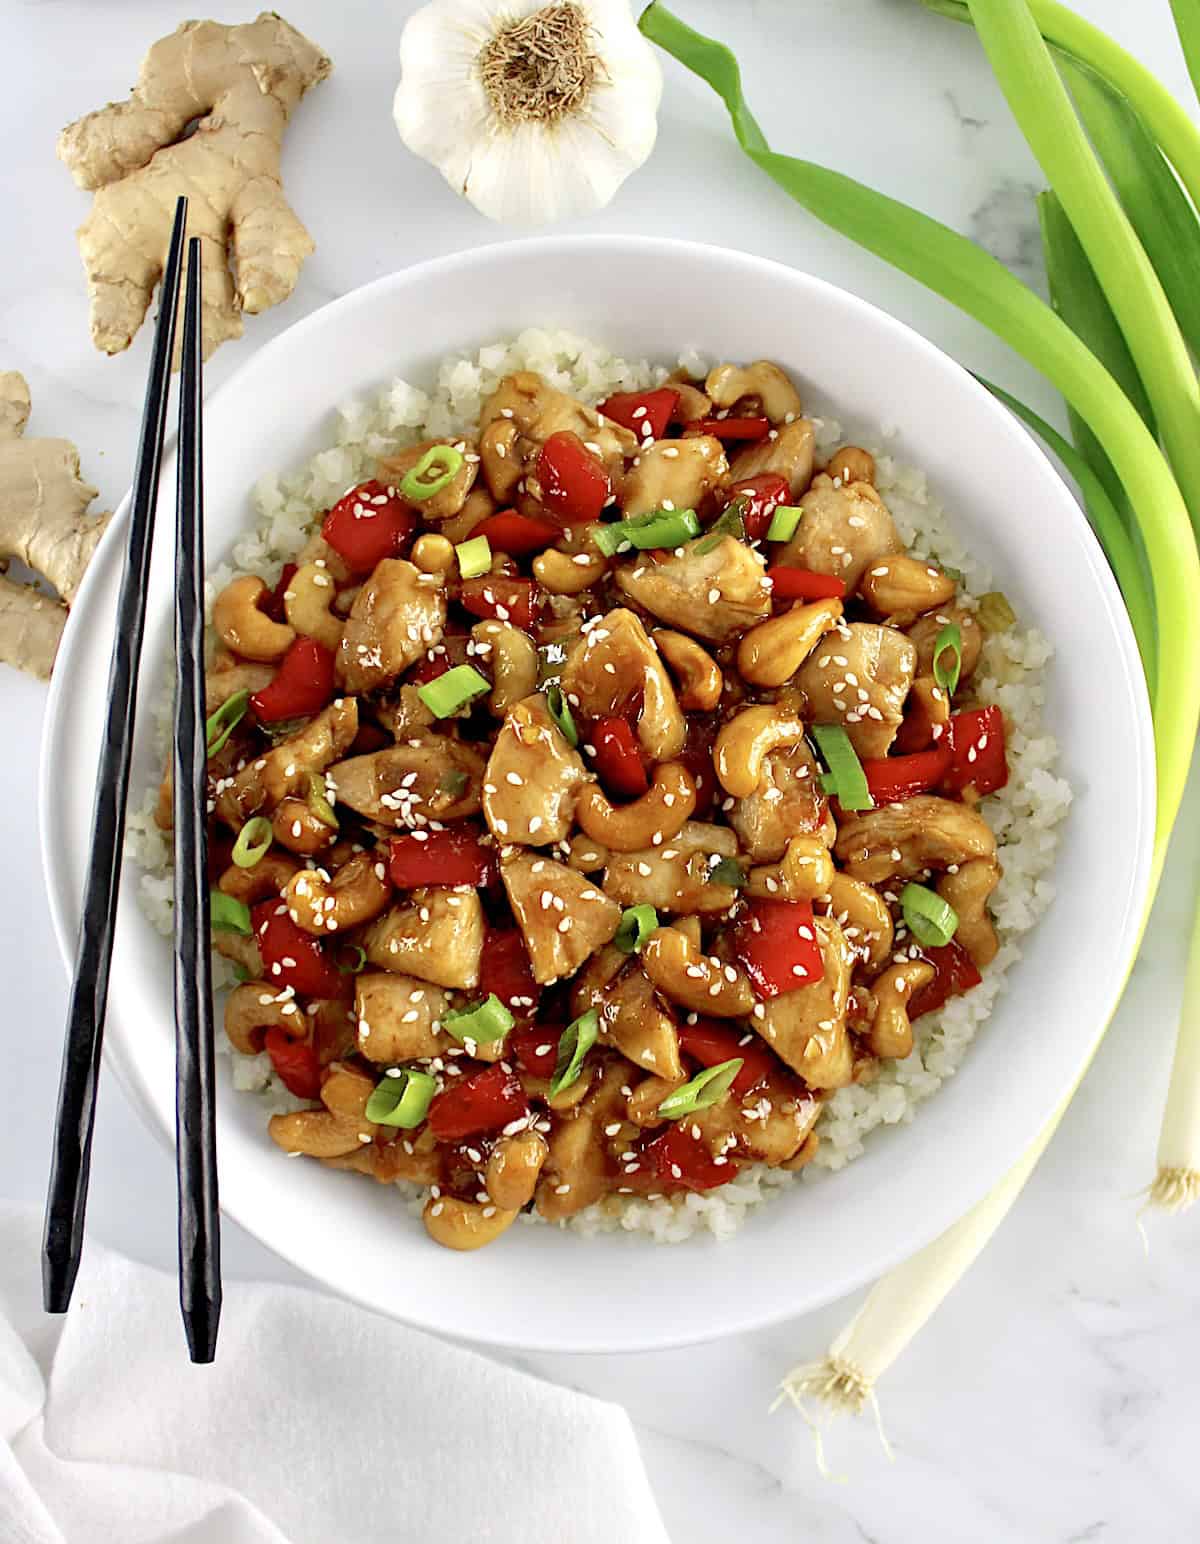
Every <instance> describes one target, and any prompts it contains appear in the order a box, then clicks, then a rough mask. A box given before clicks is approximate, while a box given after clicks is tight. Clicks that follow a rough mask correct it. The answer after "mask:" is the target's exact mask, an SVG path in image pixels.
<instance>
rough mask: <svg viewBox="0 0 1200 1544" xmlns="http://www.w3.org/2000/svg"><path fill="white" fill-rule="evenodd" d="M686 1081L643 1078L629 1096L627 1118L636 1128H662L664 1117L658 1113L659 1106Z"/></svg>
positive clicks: (681, 1079)
mask: <svg viewBox="0 0 1200 1544" xmlns="http://www.w3.org/2000/svg"><path fill="white" fill-rule="evenodd" d="M686 1081H687V1079H686V1078H658V1077H653V1078H643V1079H642V1081H641V1082H640V1083H639V1084H638V1085H637V1087H636V1088H635V1089H634V1091H633V1093H632V1094H630V1096H629V1101H628V1103H627V1104H626V1106H625V1113H626V1117H627V1118H628V1119H629V1120H630V1121H632V1122H633V1124H634V1125H635V1126H642V1127H645V1126H660V1125H661V1124H662V1122H663V1116H661V1115H660V1114H659V1113H658V1107H659V1105H660V1104H661V1103H662V1102H663V1100H664V1099H665V1098H666V1097H667V1095H668V1094H670V1093H673V1092H674V1090H675V1089H677V1088H681V1087H682V1086H683V1084H684V1083H685V1082H686Z"/></svg>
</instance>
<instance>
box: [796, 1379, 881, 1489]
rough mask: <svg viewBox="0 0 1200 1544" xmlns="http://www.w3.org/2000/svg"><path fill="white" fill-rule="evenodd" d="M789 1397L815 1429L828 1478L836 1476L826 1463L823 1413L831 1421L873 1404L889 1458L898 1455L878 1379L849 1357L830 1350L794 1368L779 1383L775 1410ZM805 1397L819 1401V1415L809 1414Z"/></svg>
mask: <svg viewBox="0 0 1200 1544" xmlns="http://www.w3.org/2000/svg"><path fill="white" fill-rule="evenodd" d="M785 1400H787V1401H788V1402H789V1403H790V1404H791V1405H792V1406H793V1407H794V1408H795V1409H796V1411H797V1412H798V1413H799V1415H800V1416H801V1418H802V1419H803V1420H804V1423H805V1424H806V1425H807V1427H808V1429H809V1430H810V1431H811V1432H812V1436H813V1445H814V1448H815V1450H816V1457H817V1468H818V1469H819V1470H820V1472H821V1475H822V1477H823V1478H824V1479H827V1480H829V1479H833V1478H834V1476H833V1475H831V1474H830V1472H829V1466H828V1465H827V1463H826V1462H825V1441H824V1429H823V1424H822V1422H821V1420H820V1419H819V1417H820V1416H821V1415H824V1416H825V1417H826V1419H827V1420H833V1419H835V1418H836V1417H837V1416H840V1415H861V1414H862V1411H863V1409H864V1408H865V1407H866V1406H867V1405H870V1407H871V1412H872V1414H873V1415H874V1417H875V1430H876V1432H877V1433H878V1434H879V1445H880V1447H882V1449H883V1451H884V1453H885V1454H886V1455H887V1457H888V1459H889V1460H891V1459H894V1458H895V1456H896V1455H895V1454H894V1453H893V1451H892V1445H891V1443H890V1442H889V1441H888V1439H887V1433H886V1432H885V1431H884V1429H883V1417H882V1415H881V1414H880V1410H879V1399H878V1397H877V1396H876V1393H875V1383H874V1380H873V1379H872V1378H871V1377H870V1376H869V1374H868V1373H866V1372H864V1370H863V1369H862V1368H861V1367H859V1366H858V1365H857V1364H856V1363H854V1362H851V1361H848V1360H847V1359H846V1358H845V1357H843V1356H837V1355H835V1354H834V1353H830V1355H829V1356H826V1357H824V1358H823V1359H822V1360H821V1361H819V1362H802V1363H801V1364H800V1365H799V1366H798V1367H793V1368H792V1370H791V1372H789V1373H788V1374H787V1376H786V1377H785V1378H784V1379H783V1381H782V1382H781V1383H780V1385H779V1394H778V1397H777V1398H776V1399H775V1402H774V1403H773V1404H772V1406H771V1411H772V1413H774V1412H775V1411H776V1410H778V1408H779V1406H780V1405H781V1404H783V1402H784V1401H785ZM805 1400H815V1401H816V1402H817V1405H818V1407H819V1408H818V1411H817V1415H816V1416H814V1415H812V1414H810V1413H809V1410H808V1408H807V1406H806V1405H805Z"/></svg>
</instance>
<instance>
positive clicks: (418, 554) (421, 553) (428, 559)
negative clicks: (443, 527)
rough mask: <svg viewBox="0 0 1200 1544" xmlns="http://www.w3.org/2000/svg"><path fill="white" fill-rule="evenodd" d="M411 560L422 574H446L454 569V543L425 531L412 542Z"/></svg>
mask: <svg viewBox="0 0 1200 1544" xmlns="http://www.w3.org/2000/svg"><path fill="white" fill-rule="evenodd" d="M411 558H412V562H413V563H414V564H415V566H416V567H417V568H419V569H420V570H421V572H422V573H423V574H448V573H449V572H450V570H451V569H452V568H453V567H454V543H453V542H452V541H449V540H448V539H447V538H446V537H445V536H439V535H437V534H436V533H435V532H433V531H426V532H425V534H424V535H423V536H418V537H417V539H416V541H415V542H413V549H412V553H411Z"/></svg>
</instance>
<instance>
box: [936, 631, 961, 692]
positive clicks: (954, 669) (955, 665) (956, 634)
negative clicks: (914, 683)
mask: <svg viewBox="0 0 1200 1544" xmlns="http://www.w3.org/2000/svg"><path fill="white" fill-rule="evenodd" d="M944 654H949V656H950V659H949V663H947V662H946V661H945V660H944V659H943V658H942V656H943V655H944ZM961 674H962V629H961V628H960V627H959V625H958V623H957V622H947V623H946V625H945V627H943V628H942V630H941V632H939V633H938V635H937V638H936V639H935V640H934V645H933V679H934V680H935V681H936V682H937V684H938V685H939V686H940V687H941V688H942V690H943V691H944V692H945V693H946V694H947V695H948V696H950V697H953V696H954V694H955V692H956V691H957V690H958V678H959V676H960V675H961Z"/></svg>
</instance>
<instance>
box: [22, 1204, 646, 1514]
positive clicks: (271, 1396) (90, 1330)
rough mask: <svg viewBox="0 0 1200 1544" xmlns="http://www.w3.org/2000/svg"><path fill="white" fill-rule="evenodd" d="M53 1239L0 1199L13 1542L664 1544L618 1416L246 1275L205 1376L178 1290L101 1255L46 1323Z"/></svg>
mask: <svg viewBox="0 0 1200 1544" xmlns="http://www.w3.org/2000/svg"><path fill="white" fill-rule="evenodd" d="M40 1243H41V1219H40V1217H38V1216H35V1215H34V1213H33V1212H31V1211H30V1210H29V1209H28V1208H25V1207H18V1206H14V1205H10V1204H8V1203H0V1435H2V1436H3V1439H4V1445H3V1446H0V1540H3V1544H168V1541H169V1544H374V1541H379V1544H383V1541H385V1540H386V1541H388V1544H403V1541H408V1540H413V1541H414V1544H415V1541H420V1544H475V1541H477V1540H479V1541H483V1540H486V1541H488V1544H518V1541H519V1544H541V1541H547V1544H593V1541H595V1544H601V1541H604V1544H611V1541H612V1540H613V1539H619V1540H621V1541H622V1544H667V1535H666V1532H665V1530H664V1528H663V1525H662V1522H661V1520H660V1518H659V1515H658V1510H657V1507H656V1506H655V1503H654V1500H653V1497H652V1495H651V1492H650V1487H649V1484H648V1482H647V1480H646V1474H645V1470H644V1468H643V1466H642V1460H641V1456H640V1454H639V1452H638V1448H637V1441H636V1439H635V1437H634V1434H633V1428H632V1426H631V1425H630V1422H629V1418H628V1416H627V1415H626V1414H625V1412H624V1411H623V1410H621V1409H620V1408H619V1407H618V1406H616V1405H611V1404H607V1403H604V1402H602V1401H600V1400H596V1399H592V1398H589V1397H588V1396H586V1395H582V1394H575V1393H571V1392H568V1391H567V1390H565V1389H561V1388H556V1387H554V1386H553V1385H551V1384H547V1383H542V1382H539V1381H538V1380H537V1379H535V1378H531V1377H528V1376H526V1375H525V1374H523V1373H518V1372H514V1371H512V1370H510V1369H509V1368H506V1367H501V1366H498V1365H497V1364H496V1363H494V1362H490V1361H488V1360H486V1359H485V1358H483V1357H480V1356H477V1355H475V1354H474V1353H472V1352H469V1351H463V1350H460V1349H458V1348H457V1347H455V1346H451V1345H448V1344H446V1343H445V1342H443V1341H440V1340H438V1339H436V1338H434V1337H432V1336H429V1335H424V1334H421V1333H419V1332H418V1331H415V1330H409V1329H405V1328H403V1327H402V1326H401V1325H399V1324H394V1323H392V1322H391V1321H390V1320H388V1319H382V1318H380V1317H378V1316H377V1315H375V1314H372V1313H368V1312H367V1311H366V1310H365V1309H361V1308H356V1307H354V1306H352V1305H350V1304H348V1303H343V1302H341V1301H338V1300H336V1299H333V1298H328V1297H322V1296H319V1295H318V1294H317V1293H315V1292H307V1291H302V1290H297V1289H296V1288H293V1287H281V1286H268V1285H263V1284H248V1283H242V1282H231V1283H229V1284H228V1285H227V1286H226V1290H225V1305H224V1312H223V1314H222V1320H221V1340H220V1346H219V1350H218V1354H217V1361H216V1363H215V1365H213V1366H210V1367H193V1366H191V1364H190V1363H189V1362H188V1359H187V1350H186V1347H185V1344H184V1340H183V1331H182V1328H181V1325H180V1321H179V1310H178V1300H177V1292H176V1283H175V1281H174V1280H173V1279H172V1278H171V1277H170V1276H167V1275H165V1274H163V1273H162V1272H160V1271H156V1270H151V1269H150V1268H149V1267H147V1266H143V1265H136V1264H134V1263H133V1262H132V1261H130V1260H126V1259H123V1258H122V1257H120V1256H119V1255H116V1254H113V1253H111V1252H110V1251H108V1250H106V1249H103V1248H101V1247H100V1246H99V1245H96V1244H89V1245H88V1248H87V1251H86V1253H85V1256H84V1262H83V1268H82V1270H81V1271H80V1275H79V1281H78V1284H77V1286H76V1289H75V1298H74V1302H73V1304H72V1307H71V1311H70V1312H69V1313H68V1314H67V1315H66V1316H65V1317H63V1318H50V1317H47V1316H46V1315H45V1314H43V1312H42V1307H41V1291H40ZM397 1290H398V1291H402V1290H403V1285H402V1284H398V1286H397Z"/></svg>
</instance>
